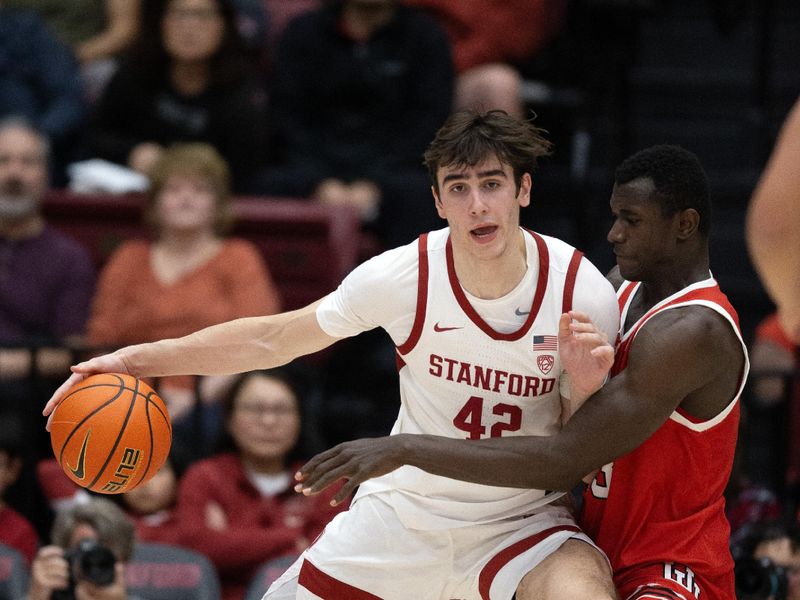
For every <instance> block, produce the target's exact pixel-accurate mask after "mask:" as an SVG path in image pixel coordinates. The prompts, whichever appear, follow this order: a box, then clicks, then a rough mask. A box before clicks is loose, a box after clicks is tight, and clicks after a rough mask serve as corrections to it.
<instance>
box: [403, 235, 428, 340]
mask: <svg viewBox="0 0 800 600" xmlns="http://www.w3.org/2000/svg"><path fill="white" fill-rule="evenodd" d="M417 248H418V250H419V268H418V275H417V311H416V314H415V315H414V325H413V326H412V327H411V333H410V334H409V336H408V339H407V340H406V341H405V342H403V343H402V344H401V345H400V346H398V347H397V351H398V352H399V353H400V354H408V353H409V352H411V350H413V349H414V346H416V345H417V342H418V341H419V338H420V336H421V335H422V326H423V325H424V324H425V310H426V308H427V306H428V234H427V233H423V234H422V235H421V236H419V242H418V243H417Z"/></svg>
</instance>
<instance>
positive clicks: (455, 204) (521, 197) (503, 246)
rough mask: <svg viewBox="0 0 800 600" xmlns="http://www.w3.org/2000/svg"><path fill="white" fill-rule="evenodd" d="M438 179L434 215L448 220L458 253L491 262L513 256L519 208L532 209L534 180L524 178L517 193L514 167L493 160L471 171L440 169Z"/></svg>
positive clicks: (454, 167) (516, 238) (494, 158)
mask: <svg viewBox="0 0 800 600" xmlns="http://www.w3.org/2000/svg"><path fill="white" fill-rule="evenodd" d="M436 177H437V180H438V184H439V193H438V194H437V193H436V191H435V190H434V199H435V202H436V210H437V212H438V213H439V216H440V217H442V218H443V219H447V224H448V225H449V226H450V237H451V240H452V242H453V247H454V248H456V249H457V251H458V252H466V253H468V254H470V255H472V256H475V257H477V258H482V259H492V258H498V257H500V256H503V255H504V254H505V253H507V252H509V251H513V246H512V244H513V241H516V240H518V239H519V209H520V207H522V206H527V205H528V204H530V192H531V177H530V175H528V174H527V173H526V174H525V175H523V177H522V181H521V185H520V187H519V189H517V186H516V184H515V182H514V172H513V170H512V168H511V167H510V166H509V165H507V164H503V163H501V162H500V160H499V159H497V158H496V157H492V158H490V159H487V160H485V161H483V162H481V163H478V164H476V165H474V166H471V167H470V166H464V165H450V166H446V167H440V168H439V170H438V172H437V174H436Z"/></svg>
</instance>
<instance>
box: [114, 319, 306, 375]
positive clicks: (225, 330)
mask: <svg viewBox="0 0 800 600" xmlns="http://www.w3.org/2000/svg"><path fill="white" fill-rule="evenodd" d="M280 329H281V325H280V324H279V323H275V322H274V320H273V319H270V318H268V317H251V318H245V319H237V320H235V321H229V322H227V323H222V324H220V325H214V326H211V327H208V328H206V329H202V330H200V331H197V332H195V333H192V334H190V335H187V336H184V337H181V338H175V339H167V340H161V341H158V342H153V343H150V344H139V345H136V346H128V347H126V348H122V349H121V350H118V351H117V352H116V354H118V355H119V356H121V357H122V359H123V360H124V362H125V364H126V366H127V367H128V369H129V371H130V372H131V373H132V374H134V375H136V376H137V377H161V376H167V375H228V374H232V373H241V372H245V371H252V370H255V369H267V368H272V367H276V366H279V365H282V364H285V363H287V362H289V361H290V360H291V359H292V358H294V357H295V356H296V354H288V353H286V352H281V351H280V348H281V345H280ZM288 346H289V345H288V344H286V345H285V346H283V347H284V348H288Z"/></svg>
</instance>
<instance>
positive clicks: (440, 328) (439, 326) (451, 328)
mask: <svg viewBox="0 0 800 600" xmlns="http://www.w3.org/2000/svg"><path fill="white" fill-rule="evenodd" d="M454 329H464V327H442V326H441V325H439V323H436V324H435V325H434V326H433V330H434V331H435V332H436V333H441V332H442V331H453V330H454Z"/></svg>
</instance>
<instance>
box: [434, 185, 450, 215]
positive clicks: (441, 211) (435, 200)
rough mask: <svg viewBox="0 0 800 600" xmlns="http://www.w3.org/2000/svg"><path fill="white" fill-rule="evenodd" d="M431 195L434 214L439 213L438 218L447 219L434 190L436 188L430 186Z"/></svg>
mask: <svg viewBox="0 0 800 600" xmlns="http://www.w3.org/2000/svg"><path fill="white" fill-rule="evenodd" d="M431 193H432V194H433V203H434V205H435V206H436V212H437V213H439V216H440V217H442V218H443V219H446V218H447V217H446V216H445V214H444V205H443V204H442V199H441V198H440V197H439V193H438V192H437V190H436V186H434V185H432V186H431Z"/></svg>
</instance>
